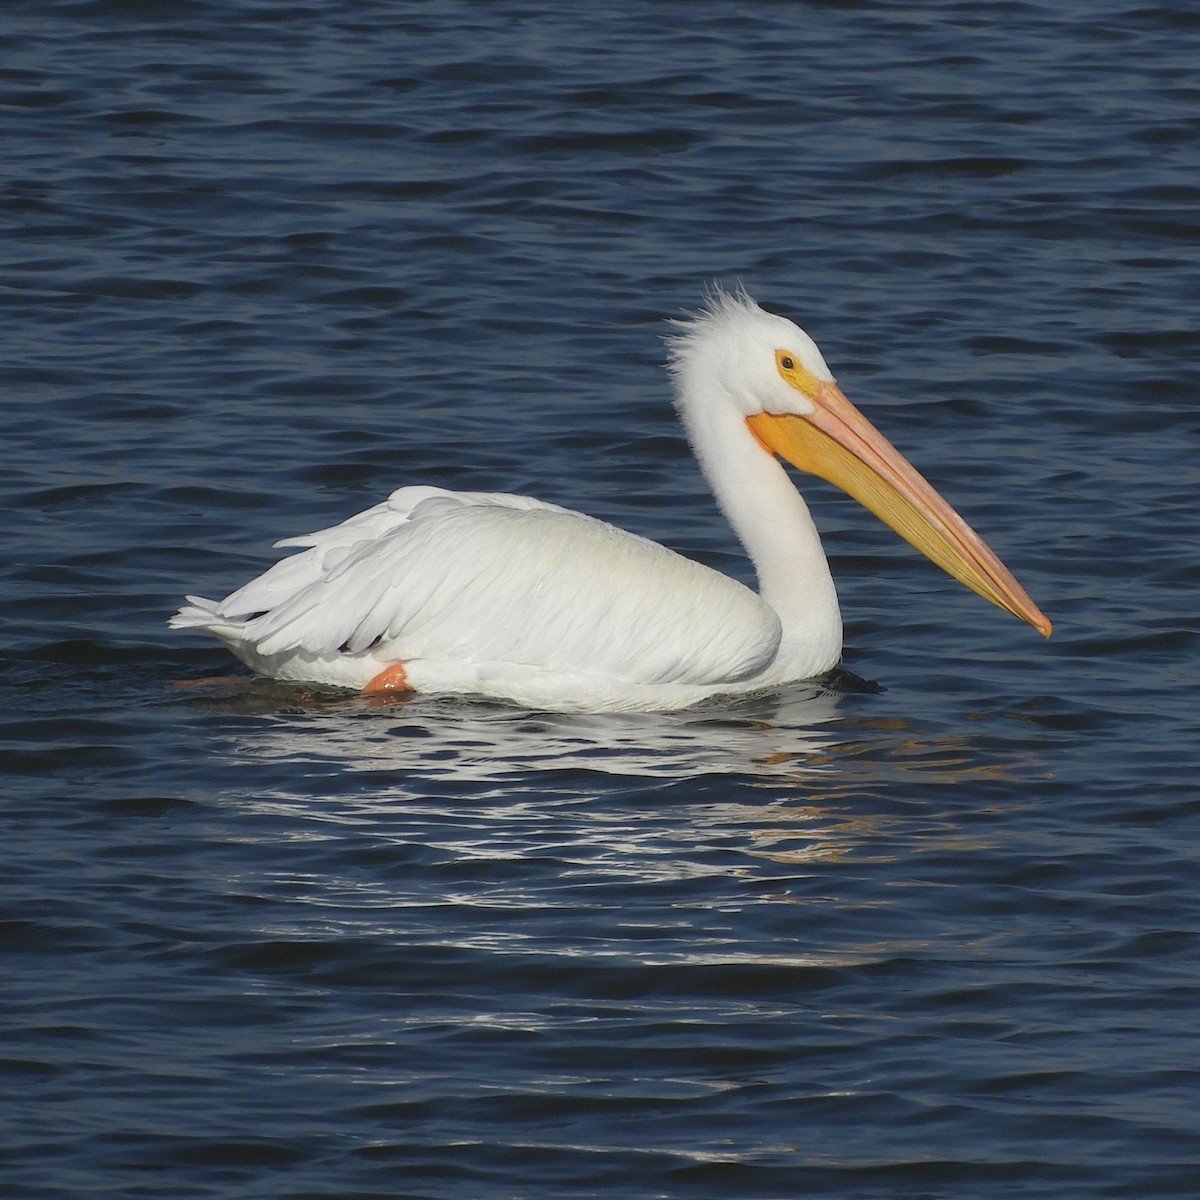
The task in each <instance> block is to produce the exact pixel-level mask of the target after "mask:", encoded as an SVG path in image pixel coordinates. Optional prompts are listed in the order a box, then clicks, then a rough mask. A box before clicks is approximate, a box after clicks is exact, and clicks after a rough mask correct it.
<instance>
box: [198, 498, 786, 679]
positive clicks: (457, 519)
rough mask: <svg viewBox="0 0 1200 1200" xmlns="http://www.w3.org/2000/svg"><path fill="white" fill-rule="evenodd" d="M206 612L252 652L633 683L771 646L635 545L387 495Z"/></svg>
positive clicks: (682, 564) (459, 503) (519, 516)
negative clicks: (380, 657) (363, 655)
mask: <svg viewBox="0 0 1200 1200" xmlns="http://www.w3.org/2000/svg"><path fill="white" fill-rule="evenodd" d="M280 544H281V545H294V546H303V547H305V549H304V550H303V551H302V552H301V553H299V554H296V555H294V556H292V557H290V558H286V559H284V560H282V561H281V562H279V563H277V564H276V565H275V566H273V567H271V568H270V569H269V570H268V571H266V572H265V573H264V574H263V575H261V576H260V577H259V578H258V579H256V580H252V581H251V582H250V583H248V584H247V585H246V586H245V587H243V588H240V589H239V590H238V591H236V592H234V593H233V594H232V595H230V596H229V597H228V598H227V599H226V600H224V601H223V602H222V603H221V604H220V605H219V607H218V612H219V614H220V616H221V617H223V618H239V617H240V618H241V619H242V620H243V621H244V622H245V632H246V635H247V637H248V638H249V639H250V640H252V641H253V642H254V643H255V644H256V646H257V649H258V652H259V653H260V654H263V655H275V654H281V653H287V652H292V651H296V652H303V653H305V654H309V655H315V656H318V657H326V656H332V655H336V654H338V653H343V652H347V651H348V652H351V653H355V652H359V651H363V650H367V649H369V648H371V647H372V646H375V645H377V644H379V645H381V646H384V645H386V651H387V658H389V659H394V660H396V661H403V662H413V661H416V660H430V661H437V660H441V661H456V662H474V663H511V664H519V665H523V666H529V667H533V668H537V669H543V670H553V671H576V672H584V673H587V674H594V675H604V676H608V677H611V678H616V679H620V680H626V681H629V682H639V683H723V682H735V681H737V680H739V679H743V678H746V677H749V676H751V675H753V674H754V673H756V672H757V671H760V670H761V669H762V668H763V667H764V666H765V665H766V664H767V663H768V662H769V661H770V660H771V659H772V658H773V657H774V654H775V651H776V650H777V648H778V645H779V640H780V636H781V631H780V626H779V620H778V617H777V616H776V615H775V613H774V612H773V611H772V610H771V609H770V608H769V607H768V606H767V605H765V604H764V603H763V602H762V601H761V600H760V599H759V598H758V596H756V595H755V594H754V593H753V592H752V591H750V590H749V589H748V588H746V587H744V586H743V585H741V584H740V583H737V582H736V581H735V580H732V579H729V578H727V577H726V576H724V575H721V574H719V573H718V572H716V571H712V570H710V569H709V568H707V567H705V566H702V565H701V564H699V563H696V562H693V561H692V560H690V559H686V558H684V557H682V556H681V555H678V554H675V553H673V552H672V551H670V550H667V549H665V548H664V547H662V546H659V545H658V544H656V543H654V542H651V541H648V540H647V539H645V538H640V537H637V536H636V535H633V534H629V533H625V532H624V531H622V530H619V529H616V528H615V527H613V526H611V525H608V524H606V523H604V522H602V521H597V520H595V519H593V518H591V517H586V516H583V515H581V514H579V513H574V512H571V511H570V510H567V509H563V508H559V507H557V506H554V505H547V504H543V503H541V502H539V501H535V500H529V499H527V498H525V497H517V496H507V495H502V494H496V493H461V492H459V493H454V492H444V491H441V490H440V489H436V488H402V489H400V491H398V492H396V493H393V495H392V496H391V497H389V499H388V500H387V501H385V502H384V503H383V504H380V505H376V506H375V507H374V508H371V509H367V510H366V511H365V512H363V513H360V514H358V516H356V517H352V518H351V519H350V520H349V521H346V522H344V523H343V524H341V525H338V526H335V527H333V528H331V529H326V530H321V531H319V532H318V533H314V534H309V535H307V536H305V537H302V538H292V539H288V540H287V541H286V542H284V543H280Z"/></svg>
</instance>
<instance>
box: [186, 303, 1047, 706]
mask: <svg viewBox="0 0 1200 1200" xmlns="http://www.w3.org/2000/svg"><path fill="white" fill-rule="evenodd" d="M673 324H674V326H675V332H674V334H673V335H672V336H671V337H669V338H668V346H669V364H668V365H669V369H670V373H671V376H672V381H673V384H674V393H675V403H676V407H677V410H678V414H679V417H680V419H681V421H682V424H683V426H684V429H685V431H686V433H687V437H688V440H689V442H690V443H691V446H692V450H693V452H694V453H695V455H696V457H697V459H698V460H699V463H700V467H701V469H702V471H703V473H704V475H705V477H706V479H707V481H708V483H709V485H710V487H711V488H712V491H713V493H714V495H715V496H716V500H717V503H718V504H719V506H720V508H721V510H722V512H723V513H724V515H725V517H726V518H727V520H728V521H729V523H730V525H731V526H732V527H733V529H734V531H735V532H736V534H737V536H738V537H739V538H740V539H741V542H742V545H743V546H744V548H745V550H746V553H747V554H748V555H749V557H750V559H751V561H752V563H753V565H754V569H755V572H756V574H757V579H758V591H757V592H754V591H752V590H751V589H750V588H748V587H746V586H744V585H743V584H741V583H739V582H737V581H735V580H733V579H730V578H728V577H727V576H725V575H722V574H720V573H719V572H717V571H714V570H711V569H710V568H708V567H705V566H702V565H701V564H700V563H697V562H694V561H692V560H691V559H688V558H684V557H683V556H682V555H680V554H676V553H675V552H674V551H671V550H668V549H666V548H665V547H663V546H660V545H658V544H657V543H655V542H651V541H648V540H647V539H646V538H643V537H639V536H637V535H635V534H632V533H627V532H625V531H624V530H621V529H617V528H616V527H614V526H612V525H609V524H607V523H605V522H603V521H599V520H596V519H595V518H593V517H589V516H584V515H583V514H581V513H577V512H573V511H572V510H570V509H567V508H561V507H559V506H558V505H555V504H547V503H545V502H543V501H541V500H534V499H530V498H528V497H525V496H511V495H506V494H503V493H493V492H454V491H446V490H444V489H442V488H437V487H422V486H413V487H402V488H400V489H398V490H397V491H395V492H393V493H392V494H391V495H390V496H389V497H388V498H387V499H386V500H384V501H383V502H382V503H380V504H376V505H375V506H374V507H372V508H368V509H366V510H365V511H364V512H361V513H359V514H358V515H357V516H353V517H350V518H349V519H348V520H346V521H343V522H342V523H341V524H340V525H335V526H333V527H332V528H329V529H323V530H321V531H319V532H317V533H312V534H308V535H306V536H304V537H293V538H287V539H285V540H283V541H280V542H277V543H276V545H277V546H279V547H284V546H296V547H303V549H302V551H301V553H298V554H294V555H292V556H290V557H287V558H284V559H282V560H280V561H279V562H277V563H276V564H275V565H274V566H272V567H271V568H270V569H269V570H267V571H266V572H264V573H263V574H262V575H260V576H258V578H256V579H253V580H251V581H250V582H249V583H247V584H245V586H243V587H240V588H238V590H237V591H235V592H233V593H232V594H231V595H229V596H227V597H226V598H225V599H224V600H221V601H220V602H215V601H212V600H206V599H204V598H202V597H198V596H189V597H188V598H187V599H188V604H187V605H186V606H185V607H183V608H181V609H180V610H179V612H178V613H177V614H176V615H175V616H174V617H172V618H171V620H170V624H171V625H172V626H173V627H174V628H177V629H199V630H203V631H204V632H206V633H209V634H212V635H213V636H214V637H216V638H217V639H218V640H219V641H220V642H222V643H223V644H224V645H225V646H226V647H228V648H229V650H231V651H232V652H233V654H235V655H236V656H237V657H238V658H239V659H240V660H241V661H242V662H243V663H245V664H246V665H247V666H248V667H250V668H251V669H252V670H254V671H256V672H257V673H259V674H260V675H266V676H270V677H272V678H275V679H281V680H295V681H307V682H309V683H315V684H321V685H331V686H335V687H339V688H352V689H359V690H362V691H365V692H368V693H400V692H409V691H411V692H418V693H431V694H443V695H445V694H451V695H473V696H483V697H488V698H492V699H497V700H503V701H508V702H511V703H515V704H520V705H524V706H527V707H532V708H541V709H548V710H555V711H581V710H584V711H587V710H590V711H604V710H624V711H651V710H658V709H672V708H685V707H688V706H690V705H693V704H696V703H698V702H699V701H702V700H705V699H707V698H708V697H711V696H716V695H727V694H729V695H732V694H738V693H747V692H752V691H761V690H766V689H773V688H778V687H780V686H781V685H783V684H787V683H790V682H793V681H797V680H808V679H813V678H816V677H818V676H820V675H822V674H824V673H825V672H827V671H829V670H830V669H832V668H833V667H834V666H835V665H836V664H837V663H838V661H839V659H840V658H841V652H842V620H841V614H840V611H839V609H838V600H837V593H836V592H835V590H834V585H833V579H832V576H831V575H830V571H829V564H828V562H827V561H826V558H825V554H824V552H823V550H822V548H821V541H820V537H819V536H818V534H817V529H816V526H815V525H814V523H813V520H812V517H811V516H810V514H809V511H808V507H807V505H806V504H805V502H804V500H803V498H802V497H801V496H800V493H799V492H798V491H797V490H796V488H795V487H794V486H793V484H792V482H791V479H790V478H789V476H788V474H787V471H786V470H785V468H784V467H783V465H782V463H781V462H780V459H784V460H786V461H787V462H789V463H791V464H792V465H793V466H794V467H796V468H797V469H799V470H801V471H807V472H810V473H812V474H815V475H818V476H820V477H822V478H824V479H826V480H829V481H830V482H832V483H834V484H836V485H837V486H839V487H841V488H842V489H843V490H845V491H846V492H848V493H849V494H850V495H851V496H853V497H854V498H855V499H856V500H858V501H859V503H861V504H862V505H864V506H865V507H866V508H868V509H869V510H870V511H871V512H873V513H874V514H875V515H876V516H878V517H879V518H880V519H881V520H882V521H883V522H885V523H886V524H887V525H889V526H891V528H892V529H894V530H895V531H896V532H897V533H898V534H900V536H901V537H903V538H905V539H906V540H907V541H909V542H910V543H911V544H912V545H913V546H915V547H916V548H917V549H918V550H920V551H921V552H922V553H924V554H925V555H927V556H928V557H929V558H930V559H931V560H932V561H933V562H934V563H936V564H937V565H938V566H939V567H941V568H942V569H943V570H945V571H946V572H948V573H949V574H950V575H952V576H953V577H954V578H956V579H958V580H959V581H960V582H961V583H963V584H965V585H966V586H967V587H969V588H971V589H972V590H973V591H975V592H977V593H978V594H979V595H980V596H983V597H984V598H985V599H987V600H990V601H991V602H992V603H993V604H996V605H998V606H999V607H1000V608H1002V609H1005V610H1006V611H1008V612H1009V613H1012V614H1013V615H1014V616H1016V617H1019V618H1020V619H1021V620H1023V621H1026V622H1028V623H1029V624H1030V625H1032V626H1033V627H1034V628H1035V629H1037V630H1038V631H1039V632H1040V633H1042V634H1043V635H1044V636H1047V637H1048V636H1049V635H1050V629H1051V626H1050V622H1049V621H1048V620H1047V619H1046V617H1045V616H1043V615H1042V613H1041V612H1040V610H1039V609H1038V608H1037V606H1036V605H1035V604H1034V603H1033V601H1032V600H1031V599H1030V598H1029V596H1028V595H1027V594H1026V593H1025V591H1024V590H1023V589H1022V587H1021V585H1020V584H1019V583H1017V581H1016V579H1015V578H1013V576H1012V574H1011V573H1010V572H1009V571H1008V569H1007V568H1006V567H1005V566H1004V564H1003V563H1001V562H1000V560H999V559H998V558H997V557H996V555H995V554H994V553H993V552H992V551H991V550H990V549H989V548H988V546H987V545H985V544H984V542H983V540H982V539H981V538H980V537H979V536H978V534H976V533H975V532H974V531H973V530H972V529H971V528H970V526H968V525H967V523H966V522H965V521H964V520H963V519H962V518H961V517H960V516H959V515H958V514H957V513H956V512H955V511H954V510H953V509H952V508H951V507H950V505H949V504H947V503H946V501H945V500H943V499H942V497H941V496H940V495H938V493H937V492H936V491H934V489H933V488H932V487H931V486H930V484H929V483H928V482H926V480H925V479H923V478H922V477H921V476H920V475H919V474H918V473H917V472H916V470H915V469H914V468H913V467H912V466H911V465H910V464H909V463H908V462H907V461H906V460H905V459H904V458H903V457H902V456H901V455H900V453H899V452H898V451H897V450H895V449H894V448H893V447H892V446H891V445H890V443H889V442H888V441H887V440H886V439H885V438H884V437H883V435H882V434H880V433H879V431H878V430H877V429H875V427H874V426H873V425H872V424H871V423H870V422H869V421H868V420H867V419H866V418H865V417H864V416H863V415H862V413H860V412H859V411H858V409H856V408H855V407H854V406H853V405H852V404H851V403H850V401H849V400H848V399H847V398H846V396H845V395H844V394H843V393H842V391H841V389H840V388H839V387H838V386H837V384H836V383H835V382H834V377H833V375H832V374H831V372H830V370H829V368H828V367H827V366H826V365H825V360H824V359H823V358H822V357H821V352H820V351H819V350H818V349H817V346H816V344H815V343H814V342H813V340H812V339H811V338H810V337H809V336H808V334H806V333H805V332H804V331H803V330H802V329H800V328H799V327H798V326H796V325H794V324H793V323H792V322H791V321H789V320H787V319H785V318H784V317H780V316H776V315H774V314H773V313H769V312H767V311H765V310H764V309H762V308H760V307H759V306H758V305H757V304H756V303H755V302H754V301H753V300H752V299H751V298H750V296H749V295H747V294H746V292H745V291H744V290H741V289H739V290H738V291H737V292H735V293H730V292H726V291H723V290H720V289H715V290H713V291H711V292H710V293H709V294H708V296H707V297H706V300H705V304H704V307H703V309H702V310H701V311H699V312H697V313H693V314H691V315H690V316H689V317H688V318H686V319H683V320H680V321H676V322H673Z"/></svg>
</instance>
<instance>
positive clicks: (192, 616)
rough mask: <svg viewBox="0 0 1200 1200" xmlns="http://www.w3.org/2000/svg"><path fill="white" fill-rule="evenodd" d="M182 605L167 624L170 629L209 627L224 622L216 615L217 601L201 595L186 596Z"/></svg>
mask: <svg viewBox="0 0 1200 1200" xmlns="http://www.w3.org/2000/svg"><path fill="white" fill-rule="evenodd" d="M187 601H188V602H187V604H186V605H184V607H183V608H181V609H180V610H179V611H178V612H177V613H176V614H175V615H174V616H173V617H172V618H171V619H170V620H169V621H168V622H167V624H168V625H169V626H170V627H171V628H172V629H211V628H212V627H213V626H214V625H222V624H225V623H226V622H224V621H222V620H221V618H220V617H218V616H217V602H216V601H215V600H207V599H205V598H204V597H203V596H188V597H187Z"/></svg>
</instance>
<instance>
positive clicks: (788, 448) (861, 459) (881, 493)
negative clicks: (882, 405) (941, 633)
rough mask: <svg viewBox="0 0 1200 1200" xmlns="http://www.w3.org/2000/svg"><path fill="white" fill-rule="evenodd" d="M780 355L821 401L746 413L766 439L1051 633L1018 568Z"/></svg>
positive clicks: (832, 392)
mask: <svg viewBox="0 0 1200 1200" xmlns="http://www.w3.org/2000/svg"><path fill="white" fill-rule="evenodd" d="M779 362H780V366H779V372H780V374H781V375H783V377H784V378H785V379H787V381H788V382H789V383H791V384H792V386H793V387H796V388H797V390H799V391H802V392H803V393H804V394H805V395H806V396H807V397H808V398H809V399H810V400H811V401H812V402H813V404H814V405H815V406H816V407H815V411H814V412H812V413H810V414H809V415H807V416H797V415H795V414H791V413H778V414H776V413H758V414H756V415H755V416H752V417H747V418H746V420H747V424H748V425H749V426H750V429H751V430H752V432H753V433H754V435H755V437H757V438H758V440H759V441H760V442H761V443H762V445H763V446H765V447H766V448H767V449H768V450H770V451H771V452H772V453H773V454H778V455H779V456H780V457H781V458H784V459H786V460H787V461H788V462H790V463H791V464H792V465H793V466H794V467H797V468H798V469H799V470H801V471H808V472H809V473H810V474H813V475H818V476H820V478H822V479H826V480H828V481H829V482H830V483H832V484H835V485H836V486H837V487H840V488H841V489H842V490H843V491H844V492H846V493H848V494H849V495H851V496H853V497H854V499H855V500H857V501H858V502H859V503H860V504H861V505H862V506H863V507H864V508H866V509H869V510H870V511H871V512H873V513H874V514H875V515H876V516H877V517H878V518H879V519H880V520H881V521H883V522H884V524H885V525H888V526H890V527H891V528H892V529H894V530H895V531H896V532H897V533H898V534H899V535H900V536H901V537H902V538H904V540H905V541H907V542H908V543H910V544H911V545H913V546H915V547H916V548H917V549H918V550H920V551H921V553H922V554H924V555H925V556H926V557H927V558H929V559H930V560H931V561H933V562H935V563H936V564H937V565H938V566H939V567H941V568H942V570H943V571H945V572H947V574H949V575H952V576H954V578H955V579H957V580H958V581H959V582H960V583H963V584H965V585H966V586H967V587H969V588H970V589H971V590H972V591H973V592H977V593H978V594H979V595H980V596H982V597H983V598H984V599H985V600H990V601H991V602H992V603H993V604H996V605H998V606H999V607H1000V608H1002V609H1004V610H1005V611H1006V612H1010V613H1012V614H1013V616H1015V617H1020V618H1021V620H1022V621H1027V622H1028V623H1029V624H1030V625H1032V626H1033V627H1034V629H1036V630H1037V631H1038V632H1039V633H1040V634H1042V636H1043V637H1049V636H1050V631H1051V625H1050V622H1049V621H1048V620H1047V619H1046V617H1045V616H1044V615H1043V613H1042V612H1041V610H1040V609H1039V608H1038V607H1037V605H1036V604H1034V602H1033V601H1032V600H1031V599H1030V598H1029V596H1028V594H1027V593H1026V592H1025V589H1024V588H1022V587H1021V585H1020V584H1019V583H1018V582H1017V581H1016V579H1014V578H1013V575H1012V572H1011V571H1009V569H1008V568H1007V567H1006V566H1005V565H1004V564H1003V563H1002V562H1001V561H1000V560H999V559H998V558H997V557H996V555H995V554H994V553H993V552H992V550H991V549H990V548H989V547H988V545H987V544H986V543H985V542H984V540H983V539H982V538H981V537H980V536H979V535H978V534H977V533H976V532H975V531H974V530H973V529H972V528H971V527H970V526H969V525H968V524H967V523H966V521H964V520H963V519H962V517H960V516H959V515H958V513H956V512H955V511H954V509H952V508H951V507H950V505H949V504H947V503H946V501H945V500H943V499H942V497H941V496H940V495H938V493H937V492H936V491H934V489H933V487H932V486H931V485H930V484H929V483H928V482H927V481H926V480H925V479H924V478H923V477H922V476H921V475H920V474H919V473H918V472H917V471H916V469H915V468H914V467H913V466H912V465H911V464H910V463H909V462H908V461H907V460H906V459H905V458H904V456H903V455H901V454H900V452H899V451H898V450H897V449H896V448H895V447H894V446H892V445H891V443H890V442H888V440H887V439H886V438H885V437H884V436H883V434H881V433H880V432H879V430H877V429H876V428H875V426H874V425H872V424H871V422H870V421H868V420H867V418H866V417H864V416H863V415H862V413H860V412H859V411H858V409H857V408H855V407H854V405H853V404H851V403H850V401H849V400H847V399H846V397H845V395H844V394H843V393H842V390H841V389H840V388H839V387H838V386H837V385H836V384H834V383H827V382H825V381H824V380H819V379H816V378H815V377H814V376H812V375H810V374H809V373H808V372H807V371H804V370H803V369H802V368H799V367H796V366H794V364H793V360H792V359H791V358H790V357H788V356H786V355H783V354H782V353H781V355H780V356H779Z"/></svg>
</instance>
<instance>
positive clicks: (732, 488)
mask: <svg viewBox="0 0 1200 1200" xmlns="http://www.w3.org/2000/svg"><path fill="white" fill-rule="evenodd" d="M677 382H678V388H679V391H678V405H679V411H680V416H681V417H682V419H683V423H684V426H685V428H686V430H687V433H688V439H689V440H690V442H691V444H692V449H693V450H694V451H695V454H696V458H697V459H698V460H699V462H700V468H701V470H702V471H703V472H704V476H705V478H706V479H707V480H708V483H709V486H710V487H711V488H712V490H713V494H714V495H715V496H716V498H717V503H718V504H719V505H720V506H721V511H722V512H723V513H724V514H725V518H726V520H728V522H729V524H730V525H731V526H732V527H733V530H734V532H735V533H736V534H737V535H738V538H739V539H740V540H741V543H742V545H743V546H744V547H745V548H746V553H747V554H749V556H750V559H751V561H752V562H753V563H754V569H755V571H756V573H757V575H758V590H759V595H760V596H761V597H762V599H763V600H764V601H765V602H766V603H767V604H769V605H770V606H771V608H773V609H774V610H775V612H776V613H777V614H778V615H779V619H780V621H781V622H782V624H783V641H782V643H781V644H780V647H779V653H778V655H777V656H776V659H775V662H774V664H773V665H772V668H771V671H770V675H771V678H772V680H773V681H783V680H792V679H808V678H812V677H813V676H814V675H819V674H821V673H822V672H824V671H827V670H829V669H830V668H831V667H833V666H835V665H836V663H837V661H838V659H839V658H840V657H841V653H842V618H841V613H840V611H839V609H838V601H837V593H836V592H835V590H834V586H833V577H832V576H831V575H830V573H829V563H828V560H827V559H826V558H825V551H824V550H823V549H822V547H821V539H820V535H819V534H818V533H817V528H816V526H815V525H814V524H813V520H812V517H811V515H810V514H809V511H808V505H806V504H805V503H804V499H803V497H802V496H801V495H800V493H799V492H798V491H797V490H796V488H795V487H794V486H793V484H792V481H791V480H790V479H789V478H788V475H787V472H786V471H785V470H784V468H783V466H782V465H781V464H780V462H779V460H778V459H776V458H775V456H774V455H772V454H771V453H769V452H768V451H767V450H765V449H764V448H763V446H762V445H761V444H760V443H759V441H758V439H757V438H755V436H754V435H753V434H752V433H751V432H750V428H749V426H748V425H747V424H746V422H745V419H744V418H743V417H742V416H741V414H740V413H738V412H737V411H736V409H735V408H734V407H733V406H732V405H731V404H730V403H729V402H728V401H727V400H725V399H724V398H723V397H721V398H717V399H716V402H715V403H713V402H711V401H709V402H704V401H701V402H696V401H695V392H694V390H693V387H692V386H689V385H694V382H695V379H694V376H693V377H692V378H690V379H689V378H688V377H687V375H686V374H684V375H682V376H681V377H680V378H679V379H678V381H677Z"/></svg>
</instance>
